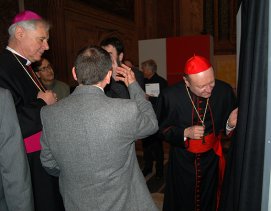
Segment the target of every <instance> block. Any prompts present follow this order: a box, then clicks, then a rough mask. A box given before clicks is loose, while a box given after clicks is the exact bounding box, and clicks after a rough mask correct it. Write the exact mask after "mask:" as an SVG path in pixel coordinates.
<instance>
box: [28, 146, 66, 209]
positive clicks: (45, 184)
mask: <svg viewBox="0 0 271 211" xmlns="http://www.w3.org/2000/svg"><path fill="white" fill-rule="evenodd" d="M27 156H28V161H29V167H30V172H31V181H32V189H33V196H34V206H35V211H64V210H65V209H64V205H63V201H62V197H61V195H60V192H59V186H58V177H53V176H51V175H49V174H48V173H47V172H46V171H45V170H44V168H43V167H42V165H41V161H40V151H38V152H33V153H29V154H27Z"/></svg>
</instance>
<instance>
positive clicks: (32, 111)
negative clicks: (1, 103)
mask: <svg viewBox="0 0 271 211" xmlns="http://www.w3.org/2000/svg"><path fill="white" fill-rule="evenodd" d="M16 57H17V58H18V59H19V61H20V62H21V64H20V63H19V61H18V60H17V59H16V58H15V56H14V54H13V53H11V52H10V51H9V50H7V49H4V50H3V52H2V53H1V54H0V86H1V87H3V88H6V89H8V90H10V92H11V93H12V96H13V99H14V103H15V107H16V111H17V115H18V119H19V124H20V127H21V131H22V135H23V138H24V139H25V138H27V137H29V136H31V135H33V134H35V133H37V132H39V131H41V130H42V125H41V119H40V110H41V108H42V107H43V106H45V105H46V103H45V102H44V101H43V100H42V99H37V94H38V91H39V90H38V89H37V87H36V86H35V85H34V83H33V81H32V80H31V79H30V77H29V76H28V75H27V73H26V70H25V69H24V68H23V67H22V65H24V66H25V68H26V62H27V61H26V60H25V59H24V58H22V57H20V56H18V55H17V56H16ZM27 156H28V161H29V166H30V172H31V179H32V186H33V194H34V203H35V210H36V211H49V210H50V211H60V210H64V207H63V203H62V199H61V196H60V194H59V190H58V178H55V177H52V176H50V175H48V174H47V173H46V172H45V170H44V169H43V167H42V165H41V162H40V151H36V152H32V153H28V154H27Z"/></svg>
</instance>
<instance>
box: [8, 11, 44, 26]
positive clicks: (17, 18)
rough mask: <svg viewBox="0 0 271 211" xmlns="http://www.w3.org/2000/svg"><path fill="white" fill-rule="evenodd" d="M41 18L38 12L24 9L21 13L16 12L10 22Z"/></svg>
mask: <svg viewBox="0 0 271 211" xmlns="http://www.w3.org/2000/svg"><path fill="white" fill-rule="evenodd" d="M40 19H42V18H41V17H40V16H39V15H38V14H36V13H34V12H32V11H30V10H25V11H23V12H21V13H18V14H17V15H16V16H15V17H14V18H13V20H12V24H14V23H18V22H21V21H30V20H40Z"/></svg>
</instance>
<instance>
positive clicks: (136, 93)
mask: <svg viewBox="0 0 271 211" xmlns="http://www.w3.org/2000/svg"><path fill="white" fill-rule="evenodd" d="M113 66H117V64H116V62H115V61H113ZM111 68H112V60H111V57H110V54H109V53H107V52H106V51H105V50H104V49H102V48H100V47H96V46H89V47H86V48H84V49H83V50H81V51H80V52H79V54H78V56H77V58H76V61H75V67H74V68H73V70H72V73H73V77H74V79H75V80H77V81H78V83H79V86H77V87H76V89H75V91H74V92H73V93H72V94H71V95H70V96H68V97H67V98H65V99H63V100H61V101H59V102H58V103H56V104H55V105H52V106H45V107H44V108H43V109H42V111H41V119H42V124H43V134H42V139H41V144H42V152H41V162H42V164H43V166H44V168H45V169H46V170H47V172H48V173H49V174H51V175H55V176H59V183H60V184H59V186H60V192H61V194H62V196H63V200H64V205H65V209H66V210H67V211H76V210H80V211H90V210H91V211H157V207H156V206H155V204H154V202H153V200H152V198H151V195H150V193H149V191H148V188H147V186H146V183H145V179H144V177H143V175H142V173H141V170H140V168H139V165H138V162H137V158H136V153H135V144H134V142H135V141H134V140H137V139H141V138H144V137H146V136H149V135H151V134H153V133H155V132H156V131H157V129H158V125H157V119H156V116H155V113H154V111H153V108H152V105H151V103H150V102H149V101H147V100H146V99H145V94H144V92H143V90H142V89H141V88H140V86H139V85H138V83H137V82H136V81H135V76H134V73H133V71H131V69H130V68H129V67H127V66H125V65H122V66H121V67H117V68H116V69H117V74H118V76H117V80H121V81H123V82H124V83H125V85H126V86H127V87H128V90H129V94H130V97H131V99H117V98H109V97H107V96H106V95H105V94H104V87H105V86H106V85H107V84H109V83H110V78H111V75H112V70H111Z"/></svg>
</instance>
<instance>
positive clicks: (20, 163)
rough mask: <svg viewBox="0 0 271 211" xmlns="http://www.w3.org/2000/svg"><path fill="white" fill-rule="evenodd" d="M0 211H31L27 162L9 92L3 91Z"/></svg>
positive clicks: (0, 93)
mask: <svg viewBox="0 0 271 211" xmlns="http://www.w3.org/2000/svg"><path fill="white" fill-rule="evenodd" d="M0 210H1V211H19V210H20V211H31V210H34V208H33V196H32V186H31V178H30V172H29V166H28V161H27V157H26V153H25V149H24V144H23V139H22V135H21V130H20V126H19V123H18V118H17V114H16V110H15V106H14V102H13V99H12V96H11V94H10V92H9V91H8V90H6V89H2V88H0Z"/></svg>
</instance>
